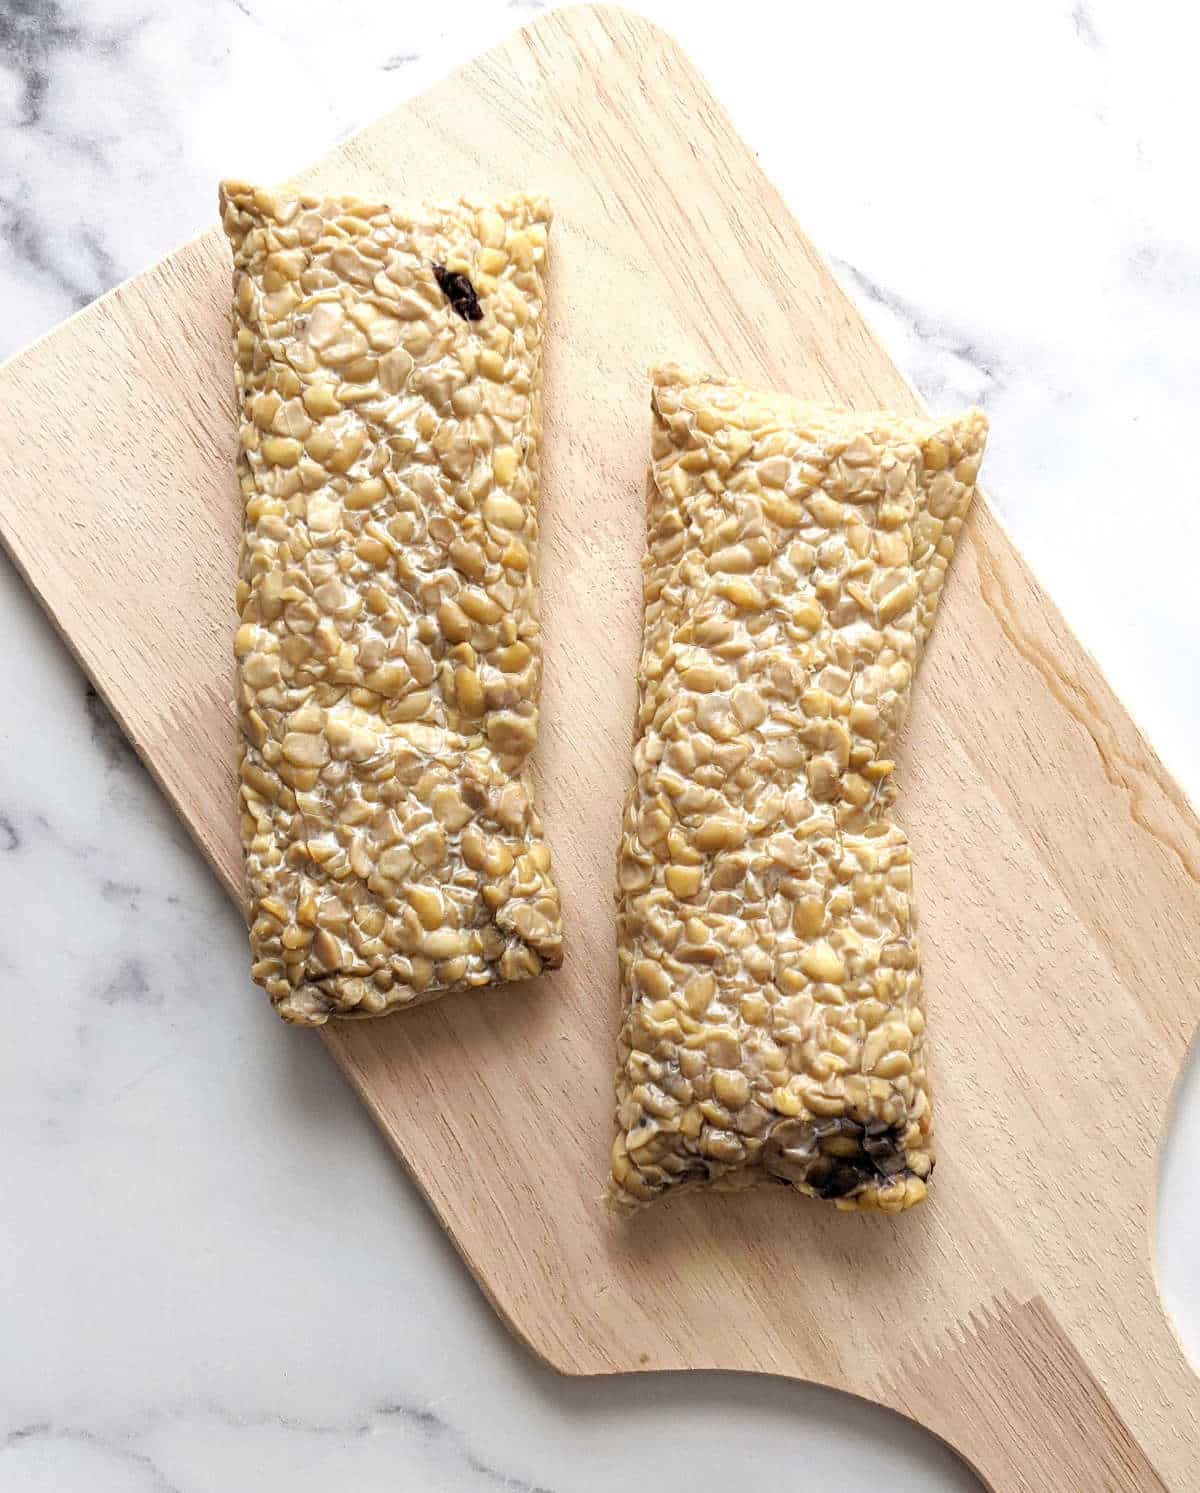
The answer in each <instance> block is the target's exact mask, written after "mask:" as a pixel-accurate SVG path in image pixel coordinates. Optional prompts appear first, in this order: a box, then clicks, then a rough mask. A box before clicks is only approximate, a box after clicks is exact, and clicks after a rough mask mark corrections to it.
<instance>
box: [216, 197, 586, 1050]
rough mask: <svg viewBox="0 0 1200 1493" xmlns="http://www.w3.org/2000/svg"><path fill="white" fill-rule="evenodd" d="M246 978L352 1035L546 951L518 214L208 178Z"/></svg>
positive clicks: (531, 379)
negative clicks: (224, 389) (225, 305)
mask: <svg viewBox="0 0 1200 1493" xmlns="http://www.w3.org/2000/svg"><path fill="white" fill-rule="evenodd" d="M221 214H222V219H223V222H224V226H225V231H226V233H227V234H228V236H229V239H230V242H231V243H232V245H233V257H234V303H235V307H236V318H235V330H234V346H235V379H236V384H237V392H238V396H239V400H240V408H241V425H240V448H239V453H238V462H239V469H240V474H241V490H242V498H243V501H244V504H245V526H244V534H243V544H242V554H241V566H240V579H239V581H238V598H237V599H238V609H239V612H240V615H241V626H240V628H239V630H238V634H237V645H236V652H237V659H238V707H239V714H240V720H241V726H242V738H243V739H242V768H241V783H242V787H241V799H242V840H243V846H244V849H245V866H246V876H247V881H248V887H249V895H250V903H251V906H250V943H251V949H252V953H253V960H254V963H253V971H252V972H253V975H254V978H255V979H256V980H257V981H258V982H259V983H260V984H261V985H263V986H264V988H265V989H266V990H267V992H268V993H269V995H270V997H271V999H272V1001H273V1002H274V1004H275V1007H276V1009H277V1010H278V1011H279V1013H280V1015H281V1016H283V1017H284V1018H285V1019H286V1020H289V1021H295V1022H301V1023H305V1024H308V1025H319V1024H320V1023H322V1022H324V1021H325V1020H327V1018H329V1017H330V1016H376V1015H380V1014H382V1013H384V1012H386V1011H390V1010H393V1009H395V1008H397V1007H402V1006H409V1005H413V1004H415V1003H417V1002H419V1001H426V1000H429V999H431V998H432V997H434V996H437V995H441V994H443V993H445V992H447V991H451V990H460V989H465V988H470V987H477V986H484V985H491V984H495V983H498V982H500V981H506V980H519V979H523V978H525V977H526V976H528V975H535V974H537V973H538V972H539V971H540V970H542V969H546V968H554V967H556V966H557V965H558V964H559V963H561V959H562V925H561V918H560V911H559V899H558V893H557V891H556V889H555V886H554V883H553V881H552V879H551V876H550V856H549V852H548V850H547V847H546V843H545V840H544V839H543V836H542V827H541V824H540V822H539V819H538V815H537V811H536V809H535V807H534V800H533V791H532V784H531V781H530V775H529V768H528V757H529V754H530V752H531V750H532V748H533V745H534V740H535V737H536V733H537V720H538V694H539V689H540V684H541V668H542V649H541V638H540V630H539V625H538V615H537V594H536V593H537V529H538V517H537V505H538V458H539V446H540V440H541V380H542V364H541V345H542V332H543V322H544V307H545V296H544V289H543V283H542V266H543V263H544V259H545V254H546V238H547V230H548V227H549V223H550V210H549V207H548V205H547V203H546V202H545V201H544V200H543V199H541V198H538V197H526V196H514V197H510V198H507V199H505V200H503V201H500V202H497V203H494V204H489V205H483V204H478V203H474V202H466V201H464V202H459V203H455V204H453V205H450V206H446V207H431V208H426V209H423V210H421V211H420V212H419V213H418V214H416V215H415V216H412V217H408V216H404V215H402V214H400V213H398V212H396V211H394V210H392V209H391V208H389V207H386V206H382V205H379V204H375V203H366V202H361V201H358V200H356V199H354V198H343V199H336V198H325V199H321V198H317V197H312V196H300V197H296V196H287V195H276V194H275V193H272V192H269V191H263V190H261V189H255V188H253V187H249V186H245V185H242V184H240V183H232V182H227V183H225V184H224V185H223V186H222V188H221Z"/></svg>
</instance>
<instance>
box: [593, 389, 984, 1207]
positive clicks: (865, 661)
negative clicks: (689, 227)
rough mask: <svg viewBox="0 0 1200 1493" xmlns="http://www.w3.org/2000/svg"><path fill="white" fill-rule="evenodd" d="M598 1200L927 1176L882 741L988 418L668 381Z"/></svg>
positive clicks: (866, 1192)
mask: <svg viewBox="0 0 1200 1493" xmlns="http://www.w3.org/2000/svg"><path fill="white" fill-rule="evenodd" d="M652 409H653V446H652V465H651V471H650V483H649V496H648V511H647V553H646V557H645V559H644V562H643V566H644V596H645V618H644V630H643V646H642V655H641V665H640V671H639V711H638V720H637V734H638V740H637V745H636V749H635V753H634V769H635V774H636V781H635V784H634V787H633V789H632V791H631V793H630V796H629V799H628V801H627V804H626V809H625V817H624V824H623V833H622V837H621V845H620V853H619V866H618V892H617V901H618V949H619V961H620V977H621V986H622V995H623V1000H624V1015H623V1022H622V1026H621V1031H620V1038H619V1044H618V1073H617V1134H616V1139H615V1141H614V1144H613V1151H612V1194H613V1197H614V1198H615V1200H616V1201H618V1202H621V1203H625V1204H636V1203H639V1202H645V1201H648V1200H650V1199H652V1198H655V1197H659V1196H661V1195H663V1194H665V1193H668V1192H670V1191H672V1190H674V1189H677V1188H679V1187H681V1186H684V1185H688V1184H698V1183H708V1184H713V1185H716V1186H719V1187H724V1188H737V1187H745V1186H749V1185H751V1184H753V1183H758V1182H775V1183H784V1184H790V1185H791V1186H792V1187H794V1188H796V1189H798V1190H799V1191H801V1192H804V1193H808V1194H811V1195H814V1196H817V1197H822V1198H828V1199H832V1200H834V1201H836V1203H837V1205H838V1206H839V1207H848V1208H881V1209H884V1210H887V1211H899V1210H900V1209H903V1208H907V1207H909V1206H911V1205H912V1204H914V1203H916V1202H919V1201H920V1200H921V1199H922V1198H923V1197H924V1196H925V1190H926V1183H927V1181H928V1179H929V1175H930V1172H931V1171H932V1169H933V1151H932V1146H931V1136H930V1127H931V1111H930V1092H929V1081H928V1075H927V1072H926V1063H925V1011H924V1002H923V997H922V987H921V967H920V959H919V953H918V947H917V936H916V916H915V912H914V909H913V902H912V870H911V864H910V854H909V847H908V842H907V839H906V838H905V835H904V833H903V831H902V830H901V829H900V828H899V827H898V826H897V825H896V824H895V823H894V822H893V820H892V806H893V801H894V798H895V785H894V779H893V775H892V772H893V755H894V750H895V745H896V737H897V734H898V732H899V730H900V727H901V725H902V723H903V721H904V718H905V714H906V712H907V709H908V704H909V697H910V693H911V687H912V679H913V672H914V669H915V667H916V664H917V661H918V659H919V656H920V653H921V651H922V649H923V647H924V644H925V642H926V639H927V638H928V635H929V631H930V629H931V627H932V625H933V620H934V615H935V613H936V610H937V605H938V600H939V597H940V594H941V588H942V582H943V580H944V578H945V574H946V570H947V567H948V566H949V564H950V561H951V559H952V557H953V553H954V546H955V542H956V540H957V537H958V533H959V531H960V529H961V526H962V522H963V518H964V516H965V514H966V512H967V509H968V507H969V505H970V502H971V499H972V496H973V493H974V487H975V479H976V473H977V471H978V468H979V462H980V458H981V456H982V453H983V447H984V442H985V439H986V433H987V423H986V420H985V418H984V416H983V415H982V414H981V413H980V412H978V411H976V410H972V411H970V412H968V413H967V414H965V415H962V416H960V417H958V418H955V419H950V420H936V419H928V418H915V419H906V418H901V417H898V416H893V415H887V414H857V413H854V412H851V411H848V410H839V409H826V408H822V407H818V406H813V405H808V404H802V403H800V402H798V401H794V400H791V399H787V398H785V397H782V396H780V395H775V394H766V393H760V392H758V391H755V390H752V389H748V388H745V387H743V386H741V385H739V384H734V383H727V382H722V381H717V380H710V379H708V378H705V377H703V376H700V375H691V374H688V373H686V372H684V371H682V370H680V369H677V368H664V369H661V370H658V371H657V372H656V374H655V377H654V389H653V398H652Z"/></svg>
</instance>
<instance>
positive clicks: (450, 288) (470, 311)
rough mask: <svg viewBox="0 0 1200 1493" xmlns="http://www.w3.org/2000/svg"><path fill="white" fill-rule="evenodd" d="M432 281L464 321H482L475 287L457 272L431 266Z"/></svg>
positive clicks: (444, 267) (438, 266) (442, 266)
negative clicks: (435, 282)
mask: <svg viewBox="0 0 1200 1493" xmlns="http://www.w3.org/2000/svg"><path fill="white" fill-rule="evenodd" d="M433 275H434V279H435V280H436V281H437V283H438V284H439V285H440V286H441V288H442V294H443V295H444V296H445V297H446V299H447V300H448V301H449V302H450V306H451V309H452V310H454V311H456V312H457V313H458V314H459V316H461V317H462V319H463V320H464V321H482V320H483V309H482V308H481V306H480V304H479V297H478V296H477V295H476V294H475V287H474V286H473V285H472V284H471V282H470V280H468V279H467V277H466V275H464V274H462V272H461V271H459V270H448V269H447V268H446V266H445V265H444V264H435V265H434V266H433Z"/></svg>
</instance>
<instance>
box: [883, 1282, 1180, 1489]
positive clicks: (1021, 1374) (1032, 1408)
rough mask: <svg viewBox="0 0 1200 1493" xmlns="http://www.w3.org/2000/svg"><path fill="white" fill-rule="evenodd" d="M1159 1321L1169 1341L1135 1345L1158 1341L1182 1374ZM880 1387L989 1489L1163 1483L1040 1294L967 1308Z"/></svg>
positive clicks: (1151, 1348)
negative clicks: (946, 1333) (961, 1324)
mask: <svg viewBox="0 0 1200 1493" xmlns="http://www.w3.org/2000/svg"><path fill="white" fill-rule="evenodd" d="M1161 1328H1162V1330H1163V1332H1164V1333H1165V1334H1166V1337H1167V1339H1169V1345H1164V1343H1163V1342H1161V1341H1160V1342H1156V1343H1154V1344H1153V1345H1151V1344H1142V1345H1141V1347H1142V1348H1143V1350H1144V1351H1146V1352H1155V1353H1161V1352H1162V1350H1163V1348H1164V1346H1167V1351H1168V1352H1173V1356H1174V1357H1175V1358H1176V1359H1177V1360H1178V1363H1177V1364H1176V1365H1174V1367H1176V1368H1177V1369H1178V1371H1179V1372H1180V1373H1181V1374H1182V1375H1183V1376H1184V1377H1190V1369H1189V1368H1188V1366H1187V1363H1186V1361H1185V1360H1184V1358H1183V1355H1182V1353H1181V1352H1180V1351H1179V1348H1178V1344H1177V1343H1176V1342H1175V1340H1174V1337H1173V1335H1172V1334H1171V1330H1170V1327H1169V1324H1168V1323H1167V1321H1166V1319H1165V1317H1164V1318H1162V1319H1161ZM1134 1351H1136V1350H1134ZM886 1395H887V1399H888V1403H889V1404H890V1405H891V1406H892V1408H894V1409H897V1410H900V1411H901V1412H902V1413H903V1414H906V1415H908V1416H910V1417H912V1418H913V1419H915V1420H918V1421H919V1422H920V1423H921V1424H922V1425H923V1426H925V1428H926V1429H927V1430H930V1431H932V1432H933V1433H934V1434H935V1435H937V1436H939V1437H940V1438H941V1439H942V1440H944V1441H946V1442H947V1443H948V1444H949V1445H950V1446H951V1447H952V1448H953V1449H954V1450H955V1451H956V1452H958V1453H959V1455H960V1456H962V1457H963V1459H964V1460H965V1461H966V1462H967V1463H968V1465H970V1467H971V1468H972V1470H973V1471H974V1472H976V1473H977V1475H978V1476H979V1477H980V1478H981V1479H982V1480H983V1481H984V1483H985V1484H986V1486H987V1487H988V1488H990V1489H992V1490H994V1493H1168V1485H1167V1484H1166V1483H1165V1482H1164V1481H1163V1479H1162V1478H1161V1477H1160V1476H1159V1474H1158V1473H1157V1472H1156V1471H1155V1469H1154V1467H1153V1465H1152V1464H1151V1462H1150V1460H1149V1459H1148V1457H1147V1456H1146V1453H1145V1451H1144V1450H1143V1448H1142V1447H1141V1446H1140V1445H1139V1444H1138V1442H1137V1440H1136V1439H1135V1438H1134V1436H1133V1434H1132V1432H1131V1431H1130V1429H1129V1427H1128V1425H1127V1424H1126V1423H1125V1421H1124V1420H1123V1419H1122V1418H1121V1416H1120V1414H1119V1413H1118V1411H1117V1410H1116V1408H1115V1406H1114V1405H1113V1403H1112V1401H1111V1399H1110V1398H1109V1396H1108V1395H1107V1394H1106V1393H1105V1391H1104V1389H1103V1387H1102V1386H1101V1385H1100V1383H1099V1382H1098V1381H1097V1379H1096V1377H1095V1375H1094V1374H1093V1373H1092V1372H1091V1370H1090V1369H1089V1368H1088V1366H1087V1364H1086V1363H1085V1361H1084V1359H1083V1358H1082V1356H1081V1355H1080V1353H1079V1351H1078V1350H1077V1349H1076V1347H1075V1346H1074V1344H1073V1343H1072V1342H1071V1339H1070V1338H1069V1337H1068V1336H1067V1333H1066V1332H1065V1331H1064V1330H1063V1327H1062V1325H1061V1324H1060V1323H1059V1321H1058V1320H1057V1318H1056V1317H1055V1315H1054V1312H1053V1311H1052V1309H1051V1307H1050V1305H1049V1303H1048V1302H1047V1301H1046V1300H1045V1298H1044V1297H1042V1296H1033V1297H1031V1298H1030V1299H1029V1300H1027V1301H1017V1300H1015V1299H1014V1298H1012V1297H1006V1298H1004V1299H1002V1300H1001V1301H999V1302H997V1303H995V1304H994V1306H993V1307H992V1308H990V1309H987V1310H984V1311H982V1312H974V1313H972V1314H971V1320H970V1323H969V1325H967V1326H966V1327H965V1328H964V1330H963V1331H962V1333H961V1336H960V1337H959V1339H958V1340H957V1341H954V1342H951V1343H950V1344H948V1345H947V1346H946V1348H945V1349H944V1350H943V1351H940V1352H936V1353H932V1354H928V1355H921V1356H918V1357H914V1358H913V1359H911V1360H910V1361H909V1362H907V1363H906V1364H904V1365H903V1366H902V1367H901V1368H900V1369H899V1370H898V1371H897V1372H896V1373H895V1374H894V1375H892V1376H890V1377H889V1379H888V1380H887V1382H886ZM1162 1413H1163V1414H1164V1415H1166V1416H1169V1415H1170V1414H1171V1406H1170V1405H1169V1404H1165V1405H1164V1406H1163V1407H1162Z"/></svg>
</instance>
